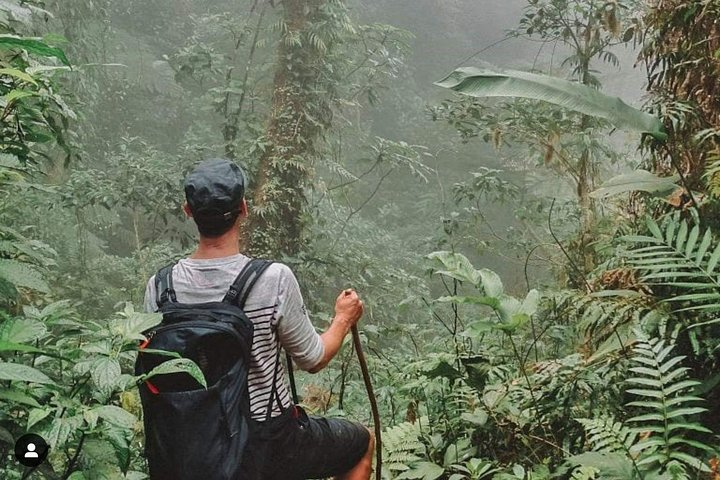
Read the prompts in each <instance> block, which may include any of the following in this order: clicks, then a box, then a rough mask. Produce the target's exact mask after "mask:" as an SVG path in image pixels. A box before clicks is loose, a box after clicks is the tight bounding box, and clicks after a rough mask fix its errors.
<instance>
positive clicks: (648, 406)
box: [628, 331, 712, 471]
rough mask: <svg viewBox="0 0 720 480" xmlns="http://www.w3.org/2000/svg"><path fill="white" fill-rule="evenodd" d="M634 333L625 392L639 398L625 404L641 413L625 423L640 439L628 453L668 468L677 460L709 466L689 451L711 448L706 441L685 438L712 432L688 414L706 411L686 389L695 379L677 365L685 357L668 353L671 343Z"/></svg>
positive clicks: (643, 462) (647, 463) (648, 463)
mask: <svg viewBox="0 0 720 480" xmlns="http://www.w3.org/2000/svg"><path fill="white" fill-rule="evenodd" d="M636 336H637V338H638V342H637V344H636V346H635V348H634V349H633V351H634V356H633V359H632V361H633V364H635V366H634V367H632V368H630V371H632V372H633V373H634V374H636V375H637V376H635V377H632V378H630V379H628V383H630V384H631V385H634V386H635V387H636V388H632V389H629V390H628V393H631V394H633V395H635V396H637V397H639V399H638V400H636V401H633V402H630V403H629V404H628V406H629V407H637V408H639V409H640V410H641V411H642V412H644V413H642V414H641V415H638V416H635V417H633V418H631V419H629V420H628V422H629V423H632V424H634V425H636V426H635V427H633V428H632V429H631V431H632V432H634V433H640V434H641V439H640V441H638V442H637V443H635V444H634V445H633V447H632V448H631V452H633V453H634V454H639V457H638V459H637V465H638V466H640V467H650V466H653V465H657V466H659V467H661V468H662V469H668V468H677V467H678V463H679V464H682V465H686V466H690V467H692V468H694V469H699V470H703V471H708V468H707V466H706V465H705V464H704V463H703V462H702V461H701V460H700V459H698V458H697V457H695V456H694V455H693V454H692V453H688V450H689V451H693V450H706V451H712V449H711V448H710V447H708V446H707V445H705V444H703V443H701V442H698V441H695V440H692V439H690V438H687V437H688V434H689V433H692V432H700V433H712V432H711V431H710V430H708V429H707V428H705V427H703V426H702V425H700V424H699V423H697V422H695V421H692V419H691V418H692V417H693V416H694V415H696V414H698V413H701V412H704V411H706V410H707V409H705V408H703V407H699V406H697V403H698V402H700V401H702V399H701V398H699V397H697V396H693V395H692V394H691V390H692V389H693V388H694V387H696V386H697V385H700V382H697V381H695V380H688V379H686V372H687V370H688V368H687V367H681V366H678V365H679V364H680V362H682V361H683V359H684V358H685V357H683V356H676V357H670V356H669V355H670V352H671V351H672V349H673V346H672V345H666V343H665V341H663V340H658V339H652V340H649V339H647V338H646V336H645V335H644V334H643V332H640V331H637V332H636Z"/></svg>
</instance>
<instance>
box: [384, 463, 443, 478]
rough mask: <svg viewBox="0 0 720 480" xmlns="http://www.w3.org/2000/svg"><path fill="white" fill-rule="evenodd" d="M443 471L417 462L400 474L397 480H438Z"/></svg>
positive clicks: (440, 468)
mask: <svg viewBox="0 0 720 480" xmlns="http://www.w3.org/2000/svg"><path fill="white" fill-rule="evenodd" d="M444 472H445V469H444V468H442V467H441V466H439V465H436V464H434V463H431V462H417V463H414V464H413V465H411V466H410V469H409V470H408V471H406V472H403V473H401V474H400V475H398V476H397V477H396V478H397V480H404V479H417V480H435V479H436V478H439V477H440V476H441V475H442V474H443V473H444Z"/></svg>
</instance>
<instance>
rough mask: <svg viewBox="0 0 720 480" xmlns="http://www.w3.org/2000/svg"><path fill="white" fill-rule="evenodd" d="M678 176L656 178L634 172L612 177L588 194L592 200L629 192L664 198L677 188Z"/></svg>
mask: <svg viewBox="0 0 720 480" xmlns="http://www.w3.org/2000/svg"><path fill="white" fill-rule="evenodd" d="M679 179H680V176H679V175H673V176H672V177H658V176H657V175H655V174H654V173H650V172H648V171H646V170H635V171H634V172H632V173H626V174H623V175H618V176H617V177H613V178H611V179H610V180H608V181H607V182H605V183H603V184H602V186H601V187H600V188H598V189H597V190H595V191H593V192H591V193H590V196H591V197H593V198H605V197H611V196H614V195H621V194H623V193H630V192H647V193H652V194H657V195H660V196H665V195H666V194H669V193H671V192H672V191H673V190H675V189H676V188H677V181H678V180H679Z"/></svg>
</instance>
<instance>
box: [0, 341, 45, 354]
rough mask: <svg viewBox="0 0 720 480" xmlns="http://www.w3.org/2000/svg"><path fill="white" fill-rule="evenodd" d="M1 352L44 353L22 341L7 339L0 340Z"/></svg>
mask: <svg viewBox="0 0 720 480" xmlns="http://www.w3.org/2000/svg"><path fill="white" fill-rule="evenodd" d="M0 352H24V353H43V351H42V350H40V349H39V348H35V347H31V346H30V345H23V344H21V343H12V342H7V341H5V340H0Z"/></svg>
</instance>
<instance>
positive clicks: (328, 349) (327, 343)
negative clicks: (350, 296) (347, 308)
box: [309, 317, 352, 373]
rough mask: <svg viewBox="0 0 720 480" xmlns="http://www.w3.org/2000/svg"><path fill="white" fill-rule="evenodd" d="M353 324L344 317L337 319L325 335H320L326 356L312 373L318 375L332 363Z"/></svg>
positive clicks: (311, 370)
mask: <svg viewBox="0 0 720 480" xmlns="http://www.w3.org/2000/svg"><path fill="white" fill-rule="evenodd" d="M351 325H352V323H351V322H350V321H349V320H347V319H345V318H344V317H335V318H334V319H333V321H332V323H331V324H330V328H328V329H327V330H326V331H325V333H323V334H322V335H320V339H322V342H323V346H324V347H325V354H324V355H323V358H322V360H321V361H320V363H319V364H317V365H316V366H315V367H313V368H312V369H310V370H309V372H310V373H317V372H319V371H320V370H322V369H323V368H325V367H326V366H327V364H328V363H330V360H332V359H333V358H334V357H335V355H337V353H338V352H339V351H340V347H342V344H343V340H344V339H345V336H346V335H347V334H348V332H349V331H350V327H351Z"/></svg>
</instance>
